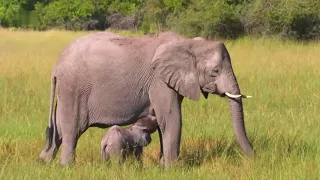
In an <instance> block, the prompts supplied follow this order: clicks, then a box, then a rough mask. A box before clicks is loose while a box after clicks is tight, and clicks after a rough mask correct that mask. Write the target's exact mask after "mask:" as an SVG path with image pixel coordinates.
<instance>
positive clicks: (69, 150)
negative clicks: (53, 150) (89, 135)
mask: <svg viewBox="0 0 320 180" xmlns="http://www.w3.org/2000/svg"><path fill="white" fill-rule="evenodd" d="M79 117H80V104H79V103H73V99H72V98H69V99H64V101H63V102H60V104H59V106H58V109H57V119H58V122H59V125H60V129H61V134H62V149H61V159H60V164H61V165H62V166H65V165H70V164H72V163H73V162H74V159H75V149H76V146H77V142H78V139H79V137H80V135H81V134H82V133H83V132H84V131H83V132H81V128H80V127H79V124H80V123H79V122H81V121H80V120H81V119H80V118H79Z"/></svg>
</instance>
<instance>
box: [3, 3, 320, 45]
mask: <svg viewBox="0 0 320 180" xmlns="http://www.w3.org/2000/svg"><path fill="white" fill-rule="evenodd" d="M109 17H110V18H109ZM90 20H96V21H97V22H99V23H100V24H103V27H112V28H114V27H115V28H120V29H121V28H125V29H128V28H132V29H137V28H139V29H140V30H142V31H143V32H145V33H153V32H157V31H163V30H175V31H178V32H180V33H181V34H184V35H186V36H190V37H194V36H202V37H205V38H209V39H212V38H218V37H222V38H237V37H239V36H242V35H258V36H264V35H272V36H274V35H276V36H280V37H283V38H292V39H298V40H299V39H314V38H320V1H315V0H0V25H1V26H3V27H22V28H34V29H38V30H45V29H49V28H63V29H70V30H81V29H83V28H84V26H85V25H86V24H87V23H88V22H89V21H90ZM108 21H110V22H108Z"/></svg>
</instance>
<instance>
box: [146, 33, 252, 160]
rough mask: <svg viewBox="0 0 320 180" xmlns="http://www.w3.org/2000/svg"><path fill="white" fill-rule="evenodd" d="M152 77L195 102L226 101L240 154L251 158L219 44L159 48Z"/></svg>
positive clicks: (238, 101)
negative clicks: (211, 97)
mask: <svg viewBox="0 0 320 180" xmlns="http://www.w3.org/2000/svg"><path fill="white" fill-rule="evenodd" d="M151 64H152V67H153V69H154V72H155V75H156V77H158V78H159V79H160V80H162V81H163V82H165V83H166V84H167V85H168V86H169V87H171V88H173V89H174V90H175V91H176V92H177V93H178V94H180V95H182V96H184V97H187V98H189V99H191V100H194V101H197V100H199V98H200V94H201V93H202V94H203V95H204V97H205V98H207V97H208V94H216V95H219V96H221V97H228V101H229V105H230V108H231V115H232V126H233V129H234V133H235V136H236V138H237V141H238V143H239V144H240V146H241V148H242V149H243V151H244V152H245V153H246V154H247V155H248V156H251V155H252V153H253V149H252V146H251V144H250V142H249V140H248V138H247V135H246V131H245V124H244V115H243V105H242V98H247V97H248V96H244V95H241V92H240V88H239V85H238V82H237V78H236V76H235V74H234V72H233V69H232V65H231V59H230V55H229V53H228V51H227V49H226V47H225V45H224V44H223V43H221V42H216V41H206V40H203V39H201V40H192V39H184V40H180V41H176V42H169V43H166V44H162V45H161V46H159V48H158V49H157V50H156V53H155V55H154V57H153V59H152V62H151Z"/></svg>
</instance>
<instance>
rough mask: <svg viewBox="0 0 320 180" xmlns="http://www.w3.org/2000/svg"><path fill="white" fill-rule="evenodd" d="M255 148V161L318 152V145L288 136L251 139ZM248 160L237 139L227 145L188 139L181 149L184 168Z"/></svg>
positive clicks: (223, 142) (299, 157)
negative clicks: (219, 161) (218, 162)
mask: <svg viewBox="0 0 320 180" xmlns="http://www.w3.org/2000/svg"><path fill="white" fill-rule="evenodd" d="M249 139H250V141H251V142H252V145H253V148H254V152H255V155H254V158H253V160H254V159H259V158H261V157H262V156H266V158H268V156H270V155H272V156H276V157H277V158H279V159H280V158H284V157H296V158H298V159H304V158H315V157H316V156H317V154H318V152H319V147H318V145H317V144H316V142H315V141H314V142H305V141H304V140H303V139H299V136H298V135H296V136H294V137H286V136H283V135H279V134H278V135H275V136H259V137H258V136H253V137H249ZM244 158H247V156H246V155H245V154H244V153H243V151H242V150H241V148H240V147H239V145H238V143H237V142H236V141H235V140H234V141H232V142H228V141H227V140H225V139H214V138H197V139H190V140H187V141H186V142H185V143H183V144H182V148H181V158H180V161H181V163H182V164H181V165H182V166H184V167H199V166H201V165H202V164H203V163H205V162H211V163H212V162H213V161H215V160H216V159H224V160H226V161H228V162H230V163H233V164H237V163H240V162H241V159H244Z"/></svg>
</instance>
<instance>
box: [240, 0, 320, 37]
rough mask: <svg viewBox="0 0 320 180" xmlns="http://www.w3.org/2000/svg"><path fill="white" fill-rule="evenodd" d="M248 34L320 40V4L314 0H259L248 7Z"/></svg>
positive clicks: (244, 20) (245, 22)
mask: <svg viewBox="0 0 320 180" xmlns="http://www.w3.org/2000/svg"><path fill="white" fill-rule="evenodd" d="M245 9H246V10H245V11H244V12H246V13H244V15H243V17H244V18H242V23H243V24H244V27H245V32H246V34H248V35H250V34H258V35H279V36H281V37H284V38H293V39H312V38H315V37H320V2H319V1H313V0H305V1H300V0H291V1H285V0H256V1H253V2H252V3H250V4H249V5H248V6H246V7H245Z"/></svg>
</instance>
